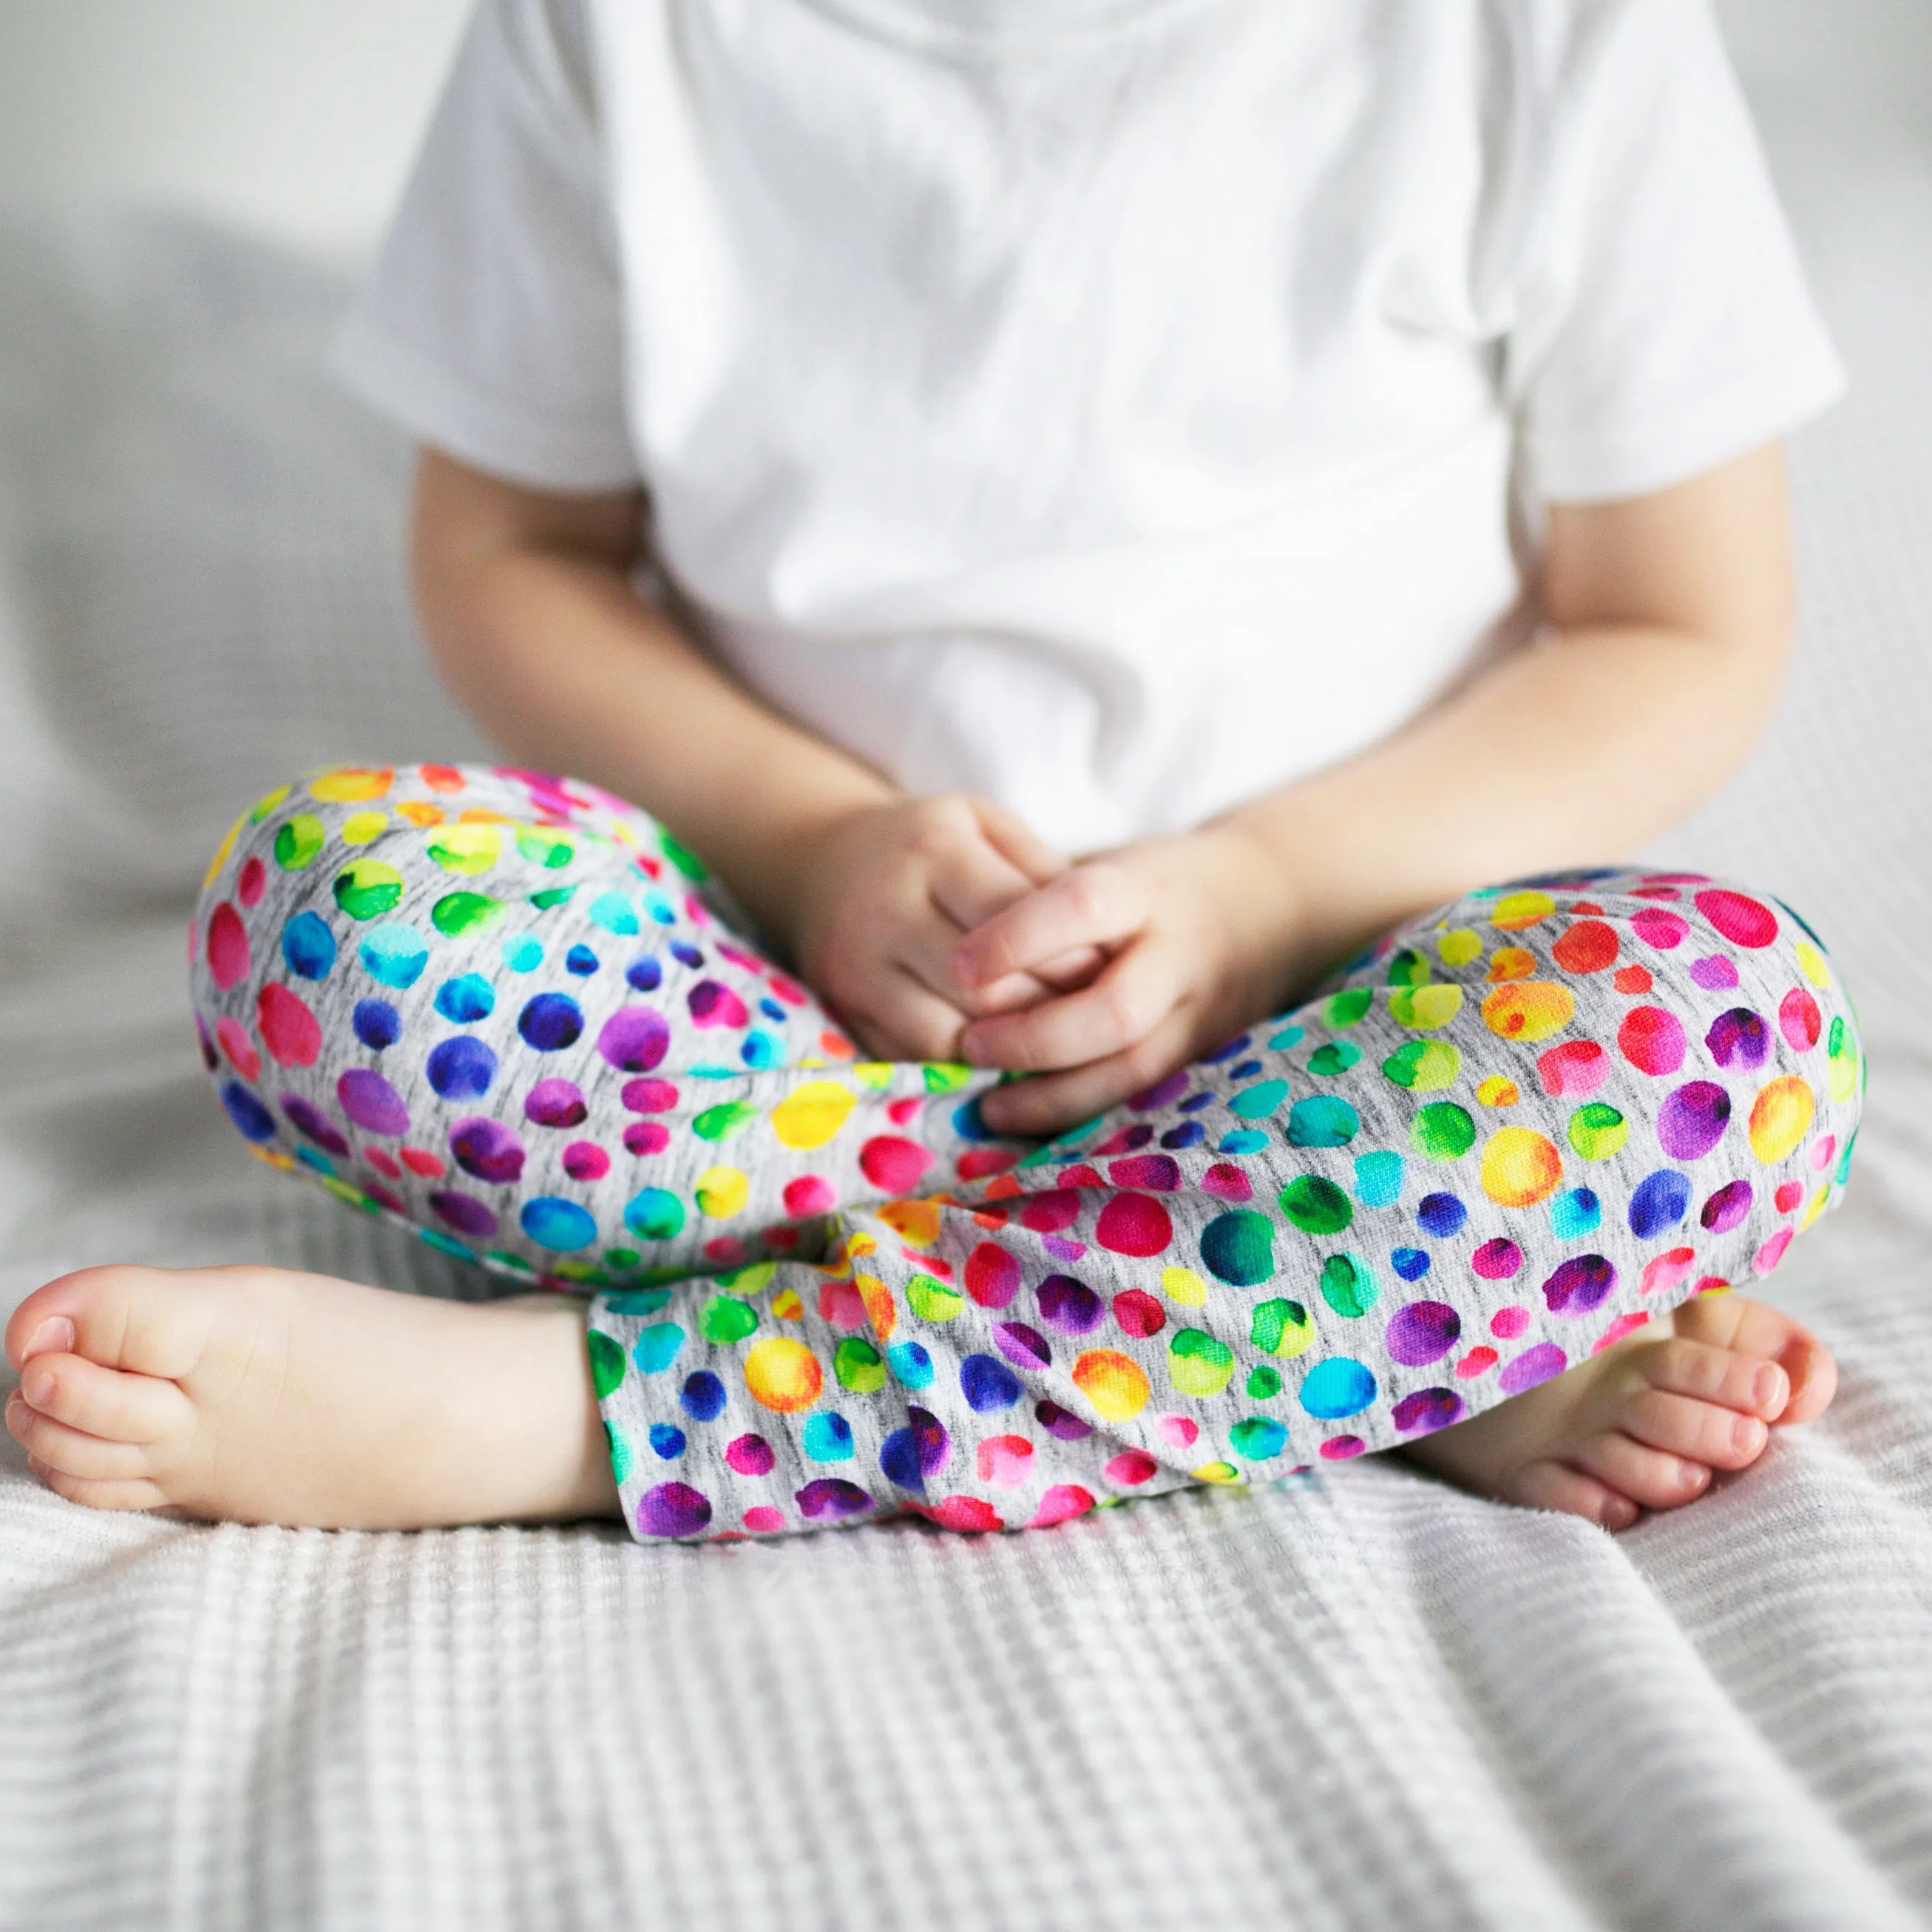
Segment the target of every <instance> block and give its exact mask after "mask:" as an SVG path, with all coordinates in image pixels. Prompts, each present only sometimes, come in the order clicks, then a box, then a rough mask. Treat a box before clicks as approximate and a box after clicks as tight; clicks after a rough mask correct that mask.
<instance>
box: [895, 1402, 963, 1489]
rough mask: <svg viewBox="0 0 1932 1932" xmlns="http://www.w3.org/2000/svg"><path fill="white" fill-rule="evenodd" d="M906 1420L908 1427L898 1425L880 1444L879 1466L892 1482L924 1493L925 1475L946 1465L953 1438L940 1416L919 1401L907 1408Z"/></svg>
mask: <svg viewBox="0 0 1932 1932" xmlns="http://www.w3.org/2000/svg"><path fill="white" fill-rule="evenodd" d="M906 1421H907V1424H909V1425H910V1426H909V1427H907V1428H904V1429H895V1430H893V1431H892V1433H891V1434H890V1435H889V1436H887V1437H886V1439H885V1441H884V1442H882V1443H881V1444H880V1445H879V1467H880V1469H882V1470H883V1471H884V1472H885V1475H886V1480H887V1481H889V1482H892V1483H895V1484H897V1485H898V1487H899V1488H901V1489H902V1490H916V1491H918V1492H919V1493H921V1494H923V1493H924V1492H925V1489H926V1478H928V1477H929V1476H936V1475H938V1473H939V1472H940V1471H941V1470H942V1469H944V1468H945V1466H946V1463H947V1458H948V1457H950V1455H951V1454H952V1453H953V1439H952V1437H951V1436H949V1435H948V1434H947V1432H946V1425H945V1424H944V1423H943V1422H941V1421H940V1419H939V1418H938V1416H936V1415H934V1414H933V1413H932V1411H931V1410H930V1409H921V1408H919V1406H917V1405H916V1404H914V1405H913V1406H910V1407H908V1408H907V1410H906Z"/></svg>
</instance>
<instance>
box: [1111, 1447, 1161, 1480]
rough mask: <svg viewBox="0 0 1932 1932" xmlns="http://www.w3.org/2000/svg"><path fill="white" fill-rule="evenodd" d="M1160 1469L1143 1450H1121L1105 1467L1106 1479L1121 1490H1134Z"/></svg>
mask: <svg viewBox="0 0 1932 1932" xmlns="http://www.w3.org/2000/svg"><path fill="white" fill-rule="evenodd" d="M1159 1468H1160V1464H1159V1463H1157V1462H1156V1461H1155V1460H1154V1458H1153V1457H1151V1456H1150V1455H1149V1454H1148V1452H1147V1451H1145V1449H1123V1450H1122V1451H1121V1453H1120V1454H1118V1456H1116V1457H1115V1458H1114V1460H1112V1462H1111V1463H1109V1464H1108V1465H1107V1468H1106V1478H1107V1480H1108V1481H1109V1482H1110V1483H1118V1484H1120V1485H1121V1487H1122V1488H1123V1489H1130V1490H1131V1489H1136V1488H1138V1487H1139V1486H1140V1485H1141V1484H1142V1483H1145V1481H1147V1480H1148V1478H1149V1477H1151V1475H1154V1472H1155V1471H1156V1470H1157V1469H1159Z"/></svg>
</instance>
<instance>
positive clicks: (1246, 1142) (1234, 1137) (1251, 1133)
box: [1214, 1127, 1268, 1154]
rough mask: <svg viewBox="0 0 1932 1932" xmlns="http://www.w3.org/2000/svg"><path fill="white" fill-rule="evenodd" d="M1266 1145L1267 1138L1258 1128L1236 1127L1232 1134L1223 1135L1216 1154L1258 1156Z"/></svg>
mask: <svg viewBox="0 0 1932 1932" xmlns="http://www.w3.org/2000/svg"><path fill="white" fill-rule="evenodd" d="M1267 1145H1268V1136H1267V1135H1266V1134H1265V1133H1262V1130H1260V1129H1259V1127H1237V1128H1236V1129H1235V1131H1234V1132H1233V1133H1232V1134H1223V1136H1221V1144H1220V1146H1219V1147H1217V1148H1216V1149H1215V1150H1214V1151H1215V1152H1216V1153H1217V1154H1259V1153H1260V1152H1261V1151H1262V1148H1265V1147H1266V1146H1267Z"/></svg>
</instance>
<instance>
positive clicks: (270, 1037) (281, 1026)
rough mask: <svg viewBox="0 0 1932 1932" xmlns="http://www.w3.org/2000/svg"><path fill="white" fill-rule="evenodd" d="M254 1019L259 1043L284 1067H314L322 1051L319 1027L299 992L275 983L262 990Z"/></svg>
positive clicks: (256, 1004)
mask: <svg viewBox="0 0 1932 1932" xmlns="http://www.w3.org/2000/svg"><path fill="white" fill-rule="evenodd" d="M255 1016H256V1019H257V1023H258V1024H259V1025H260V1028H261V1029H262V1040H263V1044H264V1045H265V1046H266V1047H267V1048H268V1049H269V1052H270V1053H271V1054H272V1055H274V1056H275V1059H276V1060H277V1061H279V1062H280V1063H281V1065H283V1066H284V1067H313V1066H314V1064H315V1063H316V1061H317V1058H319V1057H320V1054H321V1052H322V1028H321V1026H320V1024H319V1023H318V1022H317V1019H316V1017H315V1016H314V1014H313V1013H311V1012H310V1011H309V1010H308V1007H307V1006H306V1005H305V1004H304V1002H303V1000H302V995H300V994H299V993H296V992H291V991H290V989H289V988H288V987H287V986H282V985H280V984H279V983H277V982H275V981H274V980H271V981H270V982H269V984H268V985H267V986H264V987H263V989H262V992H261V996H260V998H259V999H258V1000H257V1001H256V1003H255Z"/></svg>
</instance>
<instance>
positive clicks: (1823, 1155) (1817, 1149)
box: [1805, 1134, 1838, 1174]
mask: <svg viewBox="0 0 1932 1932" xmlns="http://www.w3.org/2000/svg"><path fill="white" fill-rule="evenodd" d="M1837 1152H1838V1136H1837V1135H1836V1134H1820V1136H1818V1138H1817V1139H1816V1140H1815V1141H1814V1142H1812V1143H1811V1148H1810V1150H1809V1151H1808V1152H1807V1153H1806V1154H1805V1159H1806V1160H1808V1161H1809V1162H1810V1163H1811V1170H1812V1172H1814V1174H1823V1172H1825V1170H1826V1169H1827V1168H1828V1167H1829V1166H1831V1164H1832V1155H1834V1154H1836V1153H1837Z"/></svg>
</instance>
